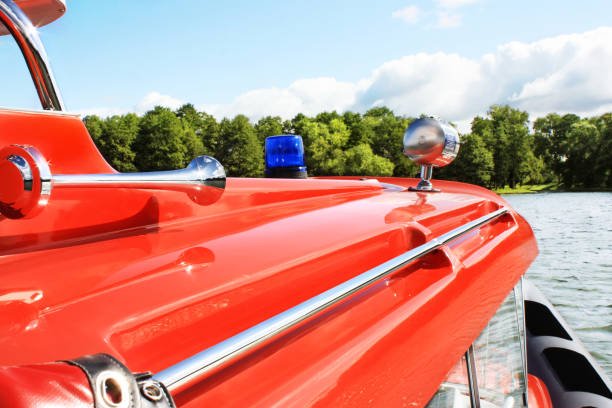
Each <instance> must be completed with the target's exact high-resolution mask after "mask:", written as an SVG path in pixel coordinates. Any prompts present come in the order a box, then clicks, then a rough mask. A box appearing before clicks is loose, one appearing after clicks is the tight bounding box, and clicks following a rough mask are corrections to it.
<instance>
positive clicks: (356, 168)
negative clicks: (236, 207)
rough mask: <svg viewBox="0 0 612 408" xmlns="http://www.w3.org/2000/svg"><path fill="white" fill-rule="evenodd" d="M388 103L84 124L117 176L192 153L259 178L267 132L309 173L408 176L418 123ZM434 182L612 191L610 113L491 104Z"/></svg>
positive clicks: (181, 161) (166, 165)
mask: <svg viewBox="0 0 612 408" xmlns="http://www.w3.org/2000/svg"><path fill="white" fill-rule="evenodd" d="M415 119H416V118H413V117H405V116H399V115H395V114H394V113H393V112H392V111H391V110H390V109H388V108H386V107H376V108H372V109H370V110H368V111H367V112H365V113H364V114H360V113H354V112H345V113H343V114H339V113H337V112H336V111H333V112H323V113H320V114H318V115H316V116H314V117H308V116H305V115H303V114H301V113H300V114H298V115H296V116H295V117H294V118H293V119H291V120H285V121H283V120H282V119H281V118H280V117H278V116H266V117H264V118H262V119H260V120H259V121H257V123H255V124H252V123H251V122H250V121H249V119H248V118H247V117H246V116H244V115H237V116H235V117H234V118H233V119H229V118H224V119H222V120H221V121H217V120H216V119H215V118H214V117H213V116H212V115H209V114H207V113H205V112H199V111H197V110H196V109H195V107H194V106H193V105H191V104H185V105H183V106H181V107H180V108H179V109H177V110H175V111H173V110H171V109H168V108H163V107H159V106H158V107H155V108H154V109H153V110H150V111H148V112H146V113H145V114H144V115H142V116H138V115H136V114H133V113H129V114H125V115H121V116H118V115H117V116H111V117H108V118H104V119H102V118H100V117H98V116H95V115H91V116H86V117H85V118H84V119H83V121H84V123H85V125H86V127H87V129H88V131H89V133H90V134H91V136H92V138H93V140H94V142H95V143H96V145H97V147H98V149H99V150H100V152H101V153H102V155H103V156H104V157H105V158H106V160H107V161H108V162H109V163H110V164H111V165H112V166H113V167H114V168H115V169H117V170H119V171H122V172H132V171H156V170H171V169H177V168H183V167H185V166H186V165H187V164H188V163H189V162H190V161H191V160H192V159H193V158H194V157H196V156H198V155H203V154H205V155H209V156H213V157H215V158H216V159H217V160H219V161H220V162H221V163H222V164H223V166H224V168H225V171H226V172H227V174H228V176H232V177H261V176H263V170H264V141H265V139H266V137H268V136H274V135H280V134H298V135H301V136H302V138H303V140H304V148H305V155H306V166H307V168H308V174H309V175H310V176H324V175H364V176H398V177H414V176H415V175H416V174H417V173H418V167H417V166H416V165H415V164H414V163H412V162H411V161H410V160H409V159H408V158H406V157H405V156H404V155H403V154H402V138H403V134H404V131H405V130H406V128H407V127H408V125H410V123H411V122H412V121H413V120H415ZM434 177H435V178H444V179H450V180H459V181H464V182H468V183H473V184H478V185H481V186H484V187H488V188H500V187H504V186H510V187H513V188H514V187H515V186H516V185H521V184H543V183H551V182H557V183H561V184H563V185H564V186H565V187H566V188H609V187H612V113H606V114H603V115H601V116H597V117H592V118H580V117H579V116H577V115H574V114H566V115H563V116H561V115H557V114H555V113H551V114H548V115H546V116H545V117H543V118H538V119H536V120H535V121H534V122H533V130H531V129H530V127H529V116H528V114H527V113H526V112H523V111H520V110H517V109H513V108H511V107H509V106H507V105H494V106H491V108H490V109H489V111H488V112H487V116H486V117H480V116H477V117H475V118H474V120H473V121H472V127H471V132H470V133H468V134H462V135H461V148H460V150H459V155H458V156H457V159H456V160H455V161H454V162H453V163H452V164H451V165H449V166H446V167H443V168H441V169H437V170H436V171H435V173H434Z"/></svg>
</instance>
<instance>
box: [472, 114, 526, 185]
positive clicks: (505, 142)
mask: <svg viewBox="0 0 612 408" xmlns="http://www.w3.org/2000/svg"><path fill="white" fill-rule="evenodd" d="M488 116H489V117H488V118H481V117H476V118H474V120H473V121H472V133H473V134H477V135H479V136H480V137H481V138H482V140H483V141H484V142H485V145H486V147H487V149H488V150H489V151H491V152H492V153H493V163H494V168H493V177H492V179H491V185H492V186H493V187H503V186H505V185H508V184H509V185H510V186H511V187H514V186H515V185H516V184H519V183H521V182H523V178H524V177H522V174H521V169H525V164H524V162H525V160H527V153H528V152H529V151H530V149H531V145H532V140H531V138H530V135H529V127H528V119H529V115H528V114H527V112H522V111H519V110H517V109H513V108H511V107H509V106H507V105H494V106H491V108H490V109H489V111H488Z"/></svg>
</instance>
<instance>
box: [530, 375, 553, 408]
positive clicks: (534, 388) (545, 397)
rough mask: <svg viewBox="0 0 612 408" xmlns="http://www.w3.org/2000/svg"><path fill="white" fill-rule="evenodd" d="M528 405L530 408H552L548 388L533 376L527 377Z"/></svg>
mask: <svg viewBox="0 0 612 408" xmlns="http://www.w3.org/2000/svg"><path fill="white" fill-rule="evenodd" d="M527 387H528V393H529V395H528V401H527V402H528V404H529V407H530V408H553V404H552V401H551V399H550V394H549V393H548V388H546V384H544V381H542V380H540V379H539V378H538V377H536V376H535V375H531V374H528V375H527Z"/></svg>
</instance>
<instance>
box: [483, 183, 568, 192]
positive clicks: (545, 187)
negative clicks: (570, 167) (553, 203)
mask: <svg viewBox="0 0 612 408" xmlns="http://www.w3.org/2000/svg"><path fill="white" fill-rule="evenodd" d="M560 190H563V189H562V188H561V185H559V184H558V183H548V184H525V185H521V186H516V187H514V188H510V187H509V186H506V187H504V188H496V189H495V190H493V191H495V192H496V193H497V194H530V193H539V192H542V191H560Z"/></svg>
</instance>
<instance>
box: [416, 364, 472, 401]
mask: <svg viewBox="0 0 612 408" xmlns="http://www.w3.org/2000/svg"><path fill="white" fill-rule="evenodd" d="M468 384H469V382H468V376H467V364H466V360H465V355H464V356H463V357H461V360H459V363H457V365H456V366H455V367H453V369H452V370H451V371H450V372H449V373H448V376H447V377H446V379H445V380H444V382H443V383H442V385H440V388H439V389H438V391H437V392H436V394H435V395H434V396H433V398H432V399H431V400H430V401H429V403H428V404H427V405H426V407H427V408H445V407H453V408H470V407H471V402H470V388H469V386H468Z"/></svg>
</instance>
